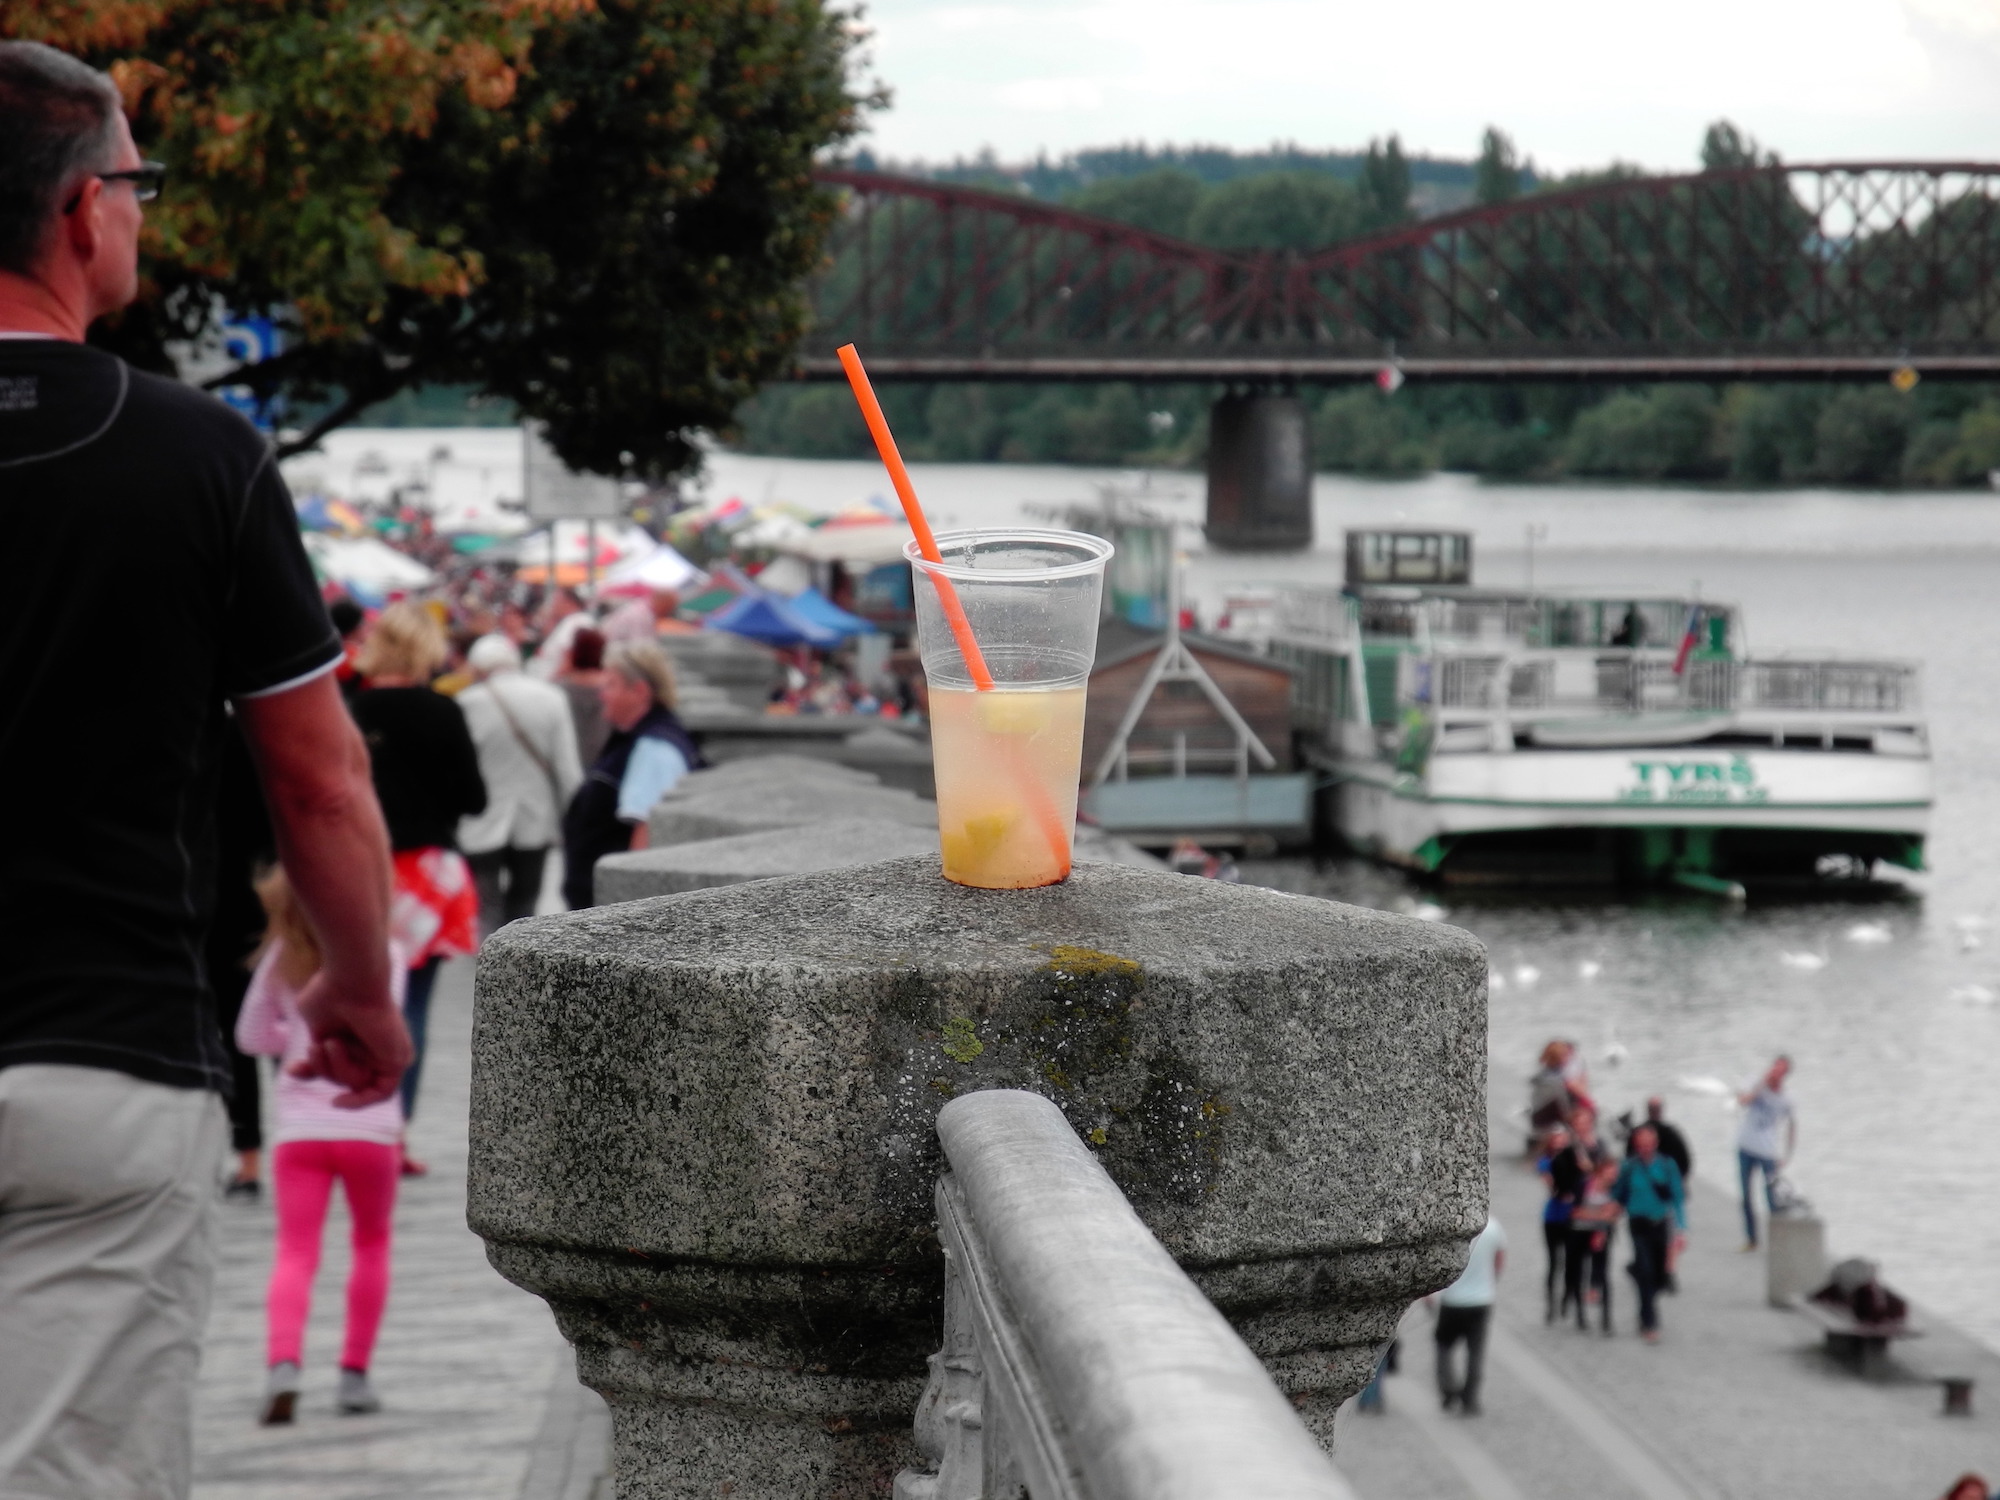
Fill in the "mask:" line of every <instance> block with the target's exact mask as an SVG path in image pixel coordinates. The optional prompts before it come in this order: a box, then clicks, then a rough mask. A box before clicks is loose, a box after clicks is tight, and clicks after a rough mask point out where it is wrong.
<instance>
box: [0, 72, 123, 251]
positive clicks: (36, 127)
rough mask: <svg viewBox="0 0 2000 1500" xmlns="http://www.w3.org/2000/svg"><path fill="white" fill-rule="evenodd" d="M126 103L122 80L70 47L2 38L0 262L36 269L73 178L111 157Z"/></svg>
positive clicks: (0, 88) (0, 77)
mask: <svg viewBox="0 0 2000 1500" xmlns="http://www.w3.org/2000/svg"><path fill="white" fill-rule="evenodd" d="M124 109H125V105H124V101H123V100H122V99H120V98H119V95H118V85H116V84H115V83H113V82H112V81H111V79H110V78H109V77H108V76H107V75H106V74H103V73H100V72H98V71H97V69H95V68H93V67H91V66H89V65H88V64H86V63H81V62H78V61H77V60H76V59H75V58H73V57H71V56H70V55H69V54H68V53H66V52H58V51H57V50H56V49H55V48H53V47H45V46H43V45H42V44H41V43H40V42H0V141H4V142H5V143H6V145H5V148H4V149H0V270H5V271H14V272H20V273H25V272H28V271H31V270H33V268H34V265H35V262H36V261H37V260H39V259H40V258H41V253H42V246H43V243H44V241H45V239H46V237H47V235H48V230H49V221H50V220H51V219H53V218H54V217H55V215H56V212H57V209H58V207H59V206H60V204H61V202H62V198H63V194H64V193H65V192H67V191H68V189H69V187H70V184H71V183H72V182H74V181H75V179H76V178H77V177H78V176H79V175H81V174H83V173H86V172H89V171H91V170H92V169H93V168H101V167H104V166H106V165H107V164H108V163H109V162H110V160H111V156H112V152H113V151H114V149H115V148H116V143H117V131H118V121H119V120H120V119H121V118H122V117H123V114H124Z"/></svg>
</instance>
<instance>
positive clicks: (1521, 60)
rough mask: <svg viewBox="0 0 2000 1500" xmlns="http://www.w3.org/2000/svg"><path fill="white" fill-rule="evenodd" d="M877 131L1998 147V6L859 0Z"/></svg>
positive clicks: (992, 140) (1734, 0) (1685, 151)
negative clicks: (1714, 123)
mask: <svg viewBox="0 0 2000 1500" xmlns="http://www.w3.org/2000/svg"><path fill="white" fill-rule="evenodd" d="M866 24H867V25H868V26H870V27H871V28H872V30H873V32H874V37H873V40H872V41H871V42H870V43H869V45H868V55H869V57H870V59H871V62H872V68H873V73H874V76H875V77H876V78H877V79H878V80H879V81H880V82H882V83H884V84H886V85H888V87H889V88H890V89H891V90H892V91H893V92H894V96H895V99H894V103H893V105H892V106H891V107H890V108H889V109H888V110H886V111H884V112H882V113H880V114H878V115H876V116H875V117H874V120H873V124H872V134H871V139H870V140H869V141H868V143H867V144H869V145H870V146H871V147H872V148H873V149H874V150H875V151H876V152H877V153H878V154H879V155H884V156H889V157H893V158H899V159H903V160H909V159H924V160H930V161H939V160H945V159H948V158H950V157H952V156H954V155H961V154H962V155H971V154H973V153H975V152H977V151H978V150H979V149H980V148H982V147H986V146H990V147H992V148H993V149H994V151H995V152H997V153H998V154H999V155H1000V156H1001V157H1002V158H1003V159H1006V160H1015V159H1020V158H1026V157H1032V156H1033V155H1034V154H1035V152H1036V151H1037V150H1047V151H1048V152H1049V153H1050V154H1051V155H1059V154H1061V153H1062V152H1064V151H1068V150H1073V149H1075V148H1077V147H1080V146H1096V145H1108V144H1115V143H1119V142H1126V141H1146V142H1150V143H1153V144H1156V145H1157V144H1164V143H1175V144H1183V145H1185V144H1192V143H1203V144H1219V145H1225V146H1234V147H1239V148H1245V147H1247V148H1254V147H1261V146H1265V145H1268V144H1270V143H1271V142H1273V141H1294V142H1297V143H1298V144H1299V145H1301V146H1306V147H1316V148H1327V147H1355V146H1360V145H1363V144H1365V143H1366V142H1367V140H1368V139H1369V138H1370V137H1371V136H1378V135H1387V134H1388V133H1389V132H1391V131H1395V132H1397V133H1399V134H1400V135H1401V136H1402V138H1403V142H1404V145H1405V147H1406V149H1410V150H1413V151H1427V152H1430V153H1431V154H1434V155H1440V156H1458V157H1464V156H1470V155H1472V154H1474V152H1475V151H1476V149H1477V143H1478V139H1479V132H1480V131H1481V129H1482V128H1484V127H1485V126H1486V125H1487V124H1489V123H1492V124H1497V125H1499V126H1500V127H1501V128H1502V129H1503V130H1505V131H1507V132H1508V133H1509V134H1510V135H1511V136H1512V137H1513V138H1514V140H1515V142H1516V143H1517V145H1518V146H1519V147H1520V149H1521V150H1522V151H1523V152H1524V153H1527V154H1529V155H1532V156H1533V157H1534V158H1535V160H1536V162H1537V163H1538V164H1539V165H1542V166H1544V167H1553V168H1555V169H1558V170H1568V169H1571V168H1575V167H1583V166H1590V165H1595V164H1599V163H1602V162H1605V161H1607V160H1610V159H1611V158H1613V157H1617V158H1620V159H1623V160H1626V161H1630V162H1635V163H1638V164H1640V165H1643V166H1648V167H1653V168H1659V169H1663V170H1680V169H1687V168H1690V167H1692V166H1694V165H1695V155H1696V149H1697V147H1698V145H1699V142H1700V139H1701V133H1702V129H1703V127H1704V126H1706V125H1707V123H1708V122H1709V121H1711V120H1714V119H1716V118H1718V117H1727V118H1729V119H1731V120H1734V121H1735V122H1736V123H1737V124H1738V125H1740V126H1742V127H1743V128H1745V129H1747V130H1748V131H1750V132H1751V133H1752V134H1753V135H1755V136H1757V137H1758V138H1759V139H1760V140H1762V141H1764V142H1765V143H1766V144H1767V145H1770V146H1773V147H1775V148H1777V149H1778V150H1779V151H1780V152H1782V153H1783V155H1784V156H1785V157H1786V159H1787V160H1791V161H1810V160H1815V159H1827V158H1857V157H1922V158H1944V157H1949V158H1958V159H1980V160H1992V159H1995V158H2000V0H1675V3H1673V4H1660V3H1653V4H1647V5H1635V4H1631V3H1629V0H1511V3H1509V0H1400V3H1399V0H1371V3H1369V4H1365V5H1364V4H1357V3H1353V0H1002V3H993V4H985V3H968V0H872V3H871V4H870V5H869V6H868V11H867V16H866Z"/></svg>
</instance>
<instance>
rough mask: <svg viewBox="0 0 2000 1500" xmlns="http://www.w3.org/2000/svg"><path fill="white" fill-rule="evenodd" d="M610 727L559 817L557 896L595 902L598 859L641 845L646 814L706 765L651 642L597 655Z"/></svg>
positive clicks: (669, 670)
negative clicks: (676, 710) (560, 881)
mask: <svg viewBox="0 0 2000 1500" xmlns="http://www.w3.org/2000/svg"><path fill="white" fill-rule="evenodd" d="M600 694H601V696H602V697H603V699H604V717H605V718H606V720H608V721H609V722H610V724H611V727H612V730H613V731H614V732H613V734H612V736H611V738H610V739H609V740H608V741H606V742H605V746H604V753H603V754H602V755H600V756H598V757H597V761H596V763H595V764H594V765H592V766H591V768H590V773H589V774H588V775H587V776H585V777H584V780H583V785H582V786H581V787H580V788H578V789H577V794H576V796H575V797H573V798H571V799H570V804H569V811H568V812H566V813H565V814H564V815H563V863H564V874H563V899H564V900H565V901H567V902H568V903H569V906H570V910H572V911H581V910H583V909H584V908H585V907H588V906H594V905H596V904H597V897H596V892H595V889H594V882H595V879H596V871H597V862H598V860H600V859H602V858H603V857H604V856H605V855H607V854H616V853H618V852H620V851H621V850H625V849H643V848H645V847H646V816H647V814H648V813H650V812H651V811H652V809H653V804H654V803H655V802H657V801H659V800H660V798H661V797H662V796H663V795H665V793H666V792H667V790H668V789H669V788H670V787H672V786H673V784H674V783H675V782H677V781H679V780H680V779H681V777H683V776H685V775H686V774H687V773H688V772H689V771H695V770H699V769H700V768H701V767H702V766H703V765H705V764H706V762H705V761H703V759H702V758H701V751H700V750H699V749H697V748H696V747H695V743H694V741H693V740H692V739H690V738H689V737H688V732H687V730H685V729H683V728H682V727H681V721H680V720H679V719H678V718H676V717H675V715H674V699H675V692H674V669H673V664H672V663H671V662H670V661H669V660H668V659H667V653H666V652H665V651H662V650H661V649H660V647H659V646H658V645H657V644H655V643H654V642H652V641H620V642H618V643H617V644H616V645H614V646H613V647H611V649H610V650H609V651H607V652H606V653H605V657H604V681H603V685H602V687H601V689H600Z"/></svg>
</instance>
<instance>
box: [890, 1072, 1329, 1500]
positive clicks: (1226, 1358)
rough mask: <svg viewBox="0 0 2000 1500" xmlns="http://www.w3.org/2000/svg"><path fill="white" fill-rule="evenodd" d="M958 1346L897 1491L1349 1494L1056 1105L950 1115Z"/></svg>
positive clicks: (971, 1497) (941, 1215) (958, 1494)
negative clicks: (911, 1467) (919, 1468)
mask: <svg viewBox="0 0 2000 1500" xmlns="http://www.w3.org/2000/svg"><path fill="white" fill-rule="evenodd" d="M937 1129H938V1138H939V1139H940V1140H941V1141H942V1142H943V1144H944V1151H945V1156H946V1158H947V1160H948V1161H949V1162H950V1164H951V1168H952V1170H951V1172H950V1173H949V1174H947V1175H946V1176H945V1177H943V1178H942V1179H941V1180H940V1181H939V1183H938V1188H937V1206H938V1231H939V1237H940V1238H941V1239H942V1240H943V1242H944V1247H945V1257H946V1261H945V1264H946V1293H945V1343H944V1348H943V1350H942V1351H941V1352H940V1353H939V1354H938V1355H936V1356H934V1357H933V1359H932V1361H931V1381H930V1384H929V1386H928V1387H927V1388H926V1390H925V1392H924V1397H923V1400H922V1402H921V1403H920V1405H919V1408H918V1414H917V1423H916V1428H917V1441H918V1445H919V1447H920V1448H922V1449H923V1450H924V1451H925V1452H926V1454H927V1455H928V1456H929V1457H931V1458H932V1459H933V1460H934V1461H935V1462H937V1464H938V1470H937V1472H935V1473H932V1474H918V1473H915V1472H913V1471H907V1470H906V1471H905V1472H904V1473H903V1474H902V1475H900V1476H899V1477H898V1479H897V1481H896V1490H895V1496H896V1500H1012V1497H1014V1496H1017V1495H1019V1494H1021V1493H1022V1492H1023V1491H1024V1490H1025V1492H1026V1494H1027V1495H1028V1496H1030V1497H1032V1500H1236V1497H1243V1500H1251V1497H1255V1500H1352V1497H1353V1491H1352V1490H1351V1489H1350V1488H1349V1487H1348V1485H1347V1484H1346V1482H1345V1481H1344V1480H1343V1479H1342V1478H1341V1477H1340V1475H1339V1473H1338V1472H1337V1471H1336V1470H1335V1469H1334V1467H1333V1465H1332V1464H1331V1463H1330V1462H1329V1461H1328V1459H1327V1457H1326V1455H1325V1454H1324V1453H1322V1452H1321V1451H1320V1449H1319V1446H1318V1445H1317V1444H1316V1443H1315V1442H1314V1441H1313V1438H1312V1436H1311V1434H1310V1433H1308V1432H1307V1431H1306V1429H1305V1426H1304V1424H1303V1423H1302V1422H1301V1421H1300V1420H1299V1418H1298V1414H1297V1413H1296V1412H1294V1411H1293V1410H1292V1407H1291V1405H1290V1403H1289V1402H1288V1401H1286V1399H1285V1397H1284V1396H1283V1395H1282V1394H1281V1393H1280V1392H1279V1390H1278V1388H1277V1386H1276V1385H1275V1384H1274V1383H1273V1382H1272V1380H1271V1377H1270V1375H1269V1374H1268V1373H1266V1371H1265V1369H1264V1367H1263V1366H1262V1365H1261V1364H1259V1363H1258V1361H1257V1357H1256V1356H1255V1355H1254V1354H1252V1353H1251V1352H1250V1350H1249V1349H1248V1348H1247V1347H1246V1346H1245V1345H1244V1343H1243V1341H1242V1340H1241V1339H1240V1338H1238V1337H1237V1336H1236V1333H1235V1331H1234V1330H1233V1329H1232V1328H1231V1327H1230V1326H1229V1324H1228V1322H1227V1321H1226V1320H1224V1318H1223V1316H1222V1315H1221V1314H1220V1313H1219V1312H1217V1311H1216V1310H1215V1308H1214V1307H1213V1306H1212V1305H1211V1304H1210V1303H1209V1301H1208V1299H1207V1298H1205V1297H1204V1296H1203V1295H1202V1294H1201V1291H1200V1290H1199V1289H1198V1288H1197V1287H1196V1286H1195V1284H1194V1283H1193V1282H1192V1281H1190V1280H1189V1279H1188V1277H1187V1275H1186V1273H1185V1272H1183V1271H1182V1270H1181V1269H1180V1267H1179V1266H1177V1265H1176V1264H1175V1263H1174V1260H1173V1257H1172V1256H1170V1255H1168V1254H1167V1252H1166V1250H1165V1249H1164V1248H1162V1246H1161V1245H1160V1243H1159V1241H1158V1240H1156V1239H1154V1238H1153V1235H1152V1233H1151V1231H1149V1230H1148V1229H1147V1228H1146V1226H1145V1225H1144V1224H1143V1223H1142V1222H1140V1219H1139V1216H1138V1215H1137V1214H1136V1213H1134V1212H1133V1210H1132V1206H1131V1205H1130V1204H1129V1203H1127V1202H1126V1200H1125V1195H1124V1194H1123V1193H1121V1192H1120V1191H1119V1190H1118V1187H1117V1185H1116V1184H1115V1183H1113V1182H1112V1181H1111V1179H1110V1177H1109V1176H1108V1175H1106V1173H1105V1171H1104V1169H1103V1168H1102V1167H1101V1166H1099V1165H1098V1162H1097V1159H1096V1158H1095V1157H1094V1156H1092V1155H1091V1153H1090V1151H1089V1150H1088V1148H1086V1147H1085V1146H1084V1144H1083V1143H1082V1142H1081V1141H1080V1140H1078V1139H1077V1137H1076V1133H1075V1132H1074V1131H1073V1130H1071V1129H1070V1127H1069V1124H1068V1122H1067V1121H1066V1120H1064V1119H1063V1116H1062V1112H1061V1111H1060V1110H1059V1109H1057V1108H1056V1106H1055V1105H1054V1104H1052V1103H1050V1102H1049V1101H1048V1100H1047V1099H1044V1098H1042V1097H1040V1096H1039V1095H1036V1094H1029V1093H1023V1092H1019V1091H1015V1090H1007V1089H996V1090H990V1091H984V1092H980V1093H974V1094H967V1095H963V1096H961V1097H959V1098H957V1099H954V1100H952V1101H951V1102H950V1103H948V1104H946V1105H945V1107H944V1108H943V1110H942V1111H940V1113H939V1115H938V1125H937Z"/></svg>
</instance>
